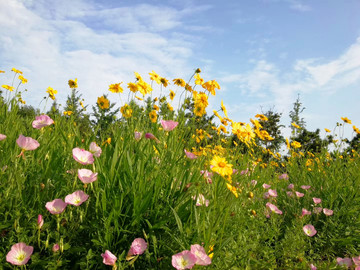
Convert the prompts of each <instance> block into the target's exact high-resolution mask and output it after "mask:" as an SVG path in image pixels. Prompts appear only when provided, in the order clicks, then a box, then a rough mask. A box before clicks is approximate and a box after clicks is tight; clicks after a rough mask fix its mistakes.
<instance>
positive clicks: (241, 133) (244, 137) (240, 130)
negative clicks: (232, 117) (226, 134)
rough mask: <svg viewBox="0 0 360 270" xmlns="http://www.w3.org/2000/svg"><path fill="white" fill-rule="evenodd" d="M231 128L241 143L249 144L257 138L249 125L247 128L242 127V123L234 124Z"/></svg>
mask: <svg viewBox="0 0 360 270" xmlns="http://www.w3.org/2000/svg"><path fill="white" fill-rule="evenodd" d="M231 127H232V133H233V134H235V135H236V136H237V137H238V139H239V140H240V141H243V142H245V143H249V142H251V141H252V140H253V139H254V138H255V133H254V131H253V130H252V128H251V126H250V125H249V124H247V125H246V126H245V125H242V123H239V122H234V123H232V125H231Z"/></svg>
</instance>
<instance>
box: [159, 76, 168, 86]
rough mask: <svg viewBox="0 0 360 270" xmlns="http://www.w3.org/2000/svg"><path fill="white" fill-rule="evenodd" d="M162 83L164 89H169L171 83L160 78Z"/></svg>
mask: <svg viewBox="0 0 360 270" xmlns="http://www.w3.org/2000/svg"><path fill="white" fill-rule="evenodd" d="M160 82H161V84H162V85H163V86H164V87H167V86H168V85H169V81H168V80H167V79H165V78H160Z"/></svg>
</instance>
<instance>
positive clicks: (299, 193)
mask: <svg viewBox="0 0 360 270" xmlns="http://www.w3.org/2000/svg"><path fill="white" fill-rule="evenodd" d="M295 194H296V196H297V197H298V198H301V197H304V193H301V192H297V191H295Z"/></svg>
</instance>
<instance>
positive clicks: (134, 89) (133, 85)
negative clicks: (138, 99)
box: [127, 82, 139, 93]
mask: <svg viewBox="0 0 360 270" xmlns="http://www.w3.org/2000/svg"><path fill="white" fill-rule="evenodd" d="M127 87H128V88H129V89H130V91H131V92H133V93H136V92H137V91H138V88H139V86H138V85H137V84H136V83H132V82H129V83H128V85H127Z"/></svg>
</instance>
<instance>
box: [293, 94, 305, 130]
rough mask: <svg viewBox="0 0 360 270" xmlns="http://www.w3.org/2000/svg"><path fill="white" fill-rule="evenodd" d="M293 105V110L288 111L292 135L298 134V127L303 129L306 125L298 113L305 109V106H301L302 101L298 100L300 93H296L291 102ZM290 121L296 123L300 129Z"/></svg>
mask: <svg viewBox="0 0 360 270" xmlns="http://www.w3.org/2000/svg"><path fill="white" fill-rule="evenodd" d="M293 105H294V107H293V110H292V111H290V113H289V117H290V119H291V123H290V125H289V127H290V128H291V135H292V136H293V137H296V136H297V135H298V134H299V132H300V129H304V128H305V127H306V123H305V120H304V118H301V117H300V114H301V113H302V112H303V111H304V110H305V107H302V103H301V102H300V94H298V96H297V99H296V101H295V102H294V103H293ZM292 123H295V124H296V125H298V126H299V127H300V129H299V128H296V127H294V126H293V125H292Z"/></svg>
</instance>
